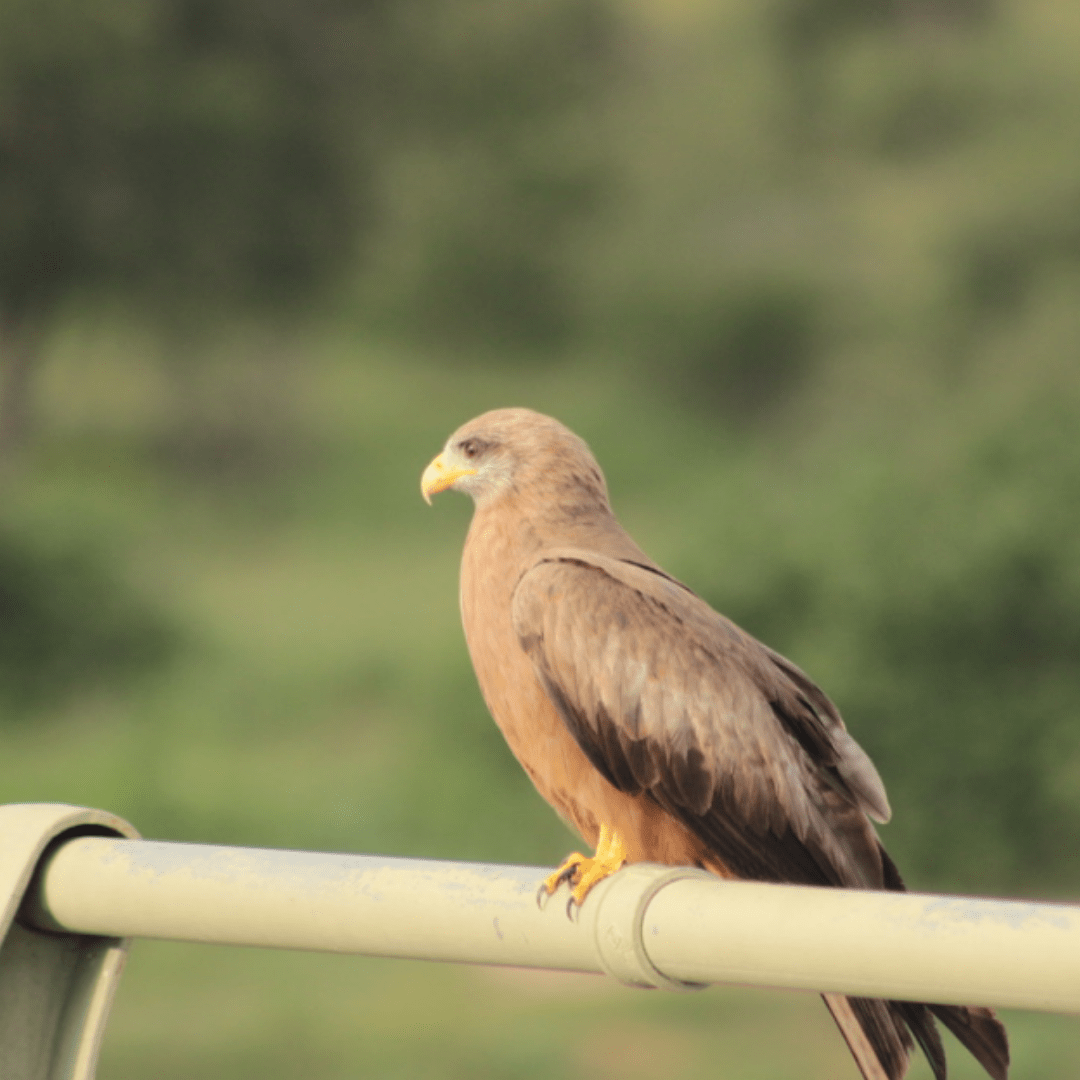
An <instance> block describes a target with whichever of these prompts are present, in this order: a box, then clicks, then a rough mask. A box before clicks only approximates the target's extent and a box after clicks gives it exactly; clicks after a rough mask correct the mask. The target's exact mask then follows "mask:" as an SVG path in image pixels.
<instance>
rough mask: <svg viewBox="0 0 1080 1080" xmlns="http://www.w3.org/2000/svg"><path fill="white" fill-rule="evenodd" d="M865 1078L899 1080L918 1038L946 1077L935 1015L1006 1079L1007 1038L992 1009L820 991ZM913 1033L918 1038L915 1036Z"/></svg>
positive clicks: (940, 1078)
mask: <svg viewBox="0 0 1080 1080" xmlns="http://www.w3.org/2000/svg"><path fill="white" fill-rule="evenodd" d="M821 996H822V998H823V999H824V1001H825V1004H826V1005H827V1006H828V1008H829V1012H831V1013H832V1015H833V1019H834V1020H835V1021H836V1026H837V1027H838V1028H839V1029H840V1033H841V1034H842V1035H843V1036H844V1040H845V1041H846V1042H847V1044H848V1048H849V1049H850V1050H851V1054H852V1057H854V1058H855V1061H856V1063H857V1064H858V1066H859V1069H860V1071H861V1072H862V1074H863V1076H864V1077H865V1078H866V1080H900V1078H901V1077H902V1076H903V1075H904V1074H905V1073H906V1072H907V1067H908V1061H909V1059H910V1057H911V1051H912V1049H913V1047H914V1044H915V1043H918V1044H919V1046H920V1047H921V1048H922V1051H923V1053H924V1054H925V1055H926V1059H927V1061H929V1062H930V1068H931V1069H933V1070H934V1076H935V1077H936V1080H946V1077H947V1075H948V1070H947V1068H946V1065H945V1048H944V1047H943V1046H942V1045H941V1037H940V1036H939V1035H938V1032H937V1026H936V1025H935V1024H934V1017H935V1016H936V1017H937V1018H938V1019H939V1020H940V1021H941V1022H942V1023H943V1024H944V1025H945V1026H946V1027H947V1028H948V1029H949V1030H950V1031H951V1032H952V1033H953V1034H954V1035H955V1036H956V1037H957V1038H958V1039H959V1040H960V1041H961V1042H962V1043H963V1044H964V1046H966V1047H967V1048H968V1050H970V1051H971V1053H972V1055H973V1056H974V1057H975V1059H976V1060H977V1061H978V1062H979V1064H980V1065H982V1067H983V1068H984V1069H985V1070H986V1071H987V1072H988V1073H989V1074H990V1075H991V1076H992V1077H993V1080H1008V1075H1009V1041H1008V1038H1007V1037H1006V1035H1005V1027H1004V1025H1003V1024H1002V1023H1001V1021H999V1020H998V1019H997V1017H996V1016H994V1014H993V1013H992V1012H991V1011H990V1010H989V1009H981V1008H968V1007H967V1006H964V1005H920V1004H917V1003H915V1002H909V1001H878V1000H876V999H874V998H857V997H844V996H843V995H842V994H822V995H821ZM913 1036H914V1038H913Z"/></svg>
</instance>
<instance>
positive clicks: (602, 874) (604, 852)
mask: <svg viewBox="0 0 1080 1080" xmlns="http://www.w3.org/2000/svg"><path fill="white" fill-rule="evenodd" d="M625 862H626V845H625V844H624V843H623V841H622V837H621V836H619V834H618V833H617V832H616V831H615V830H614V829H613V828H611V827H610V826H608V825H601V826H600V837H599V839H598V840H597V842H596V854H595V855H594V856H593V857H592V858H591V859H590V858H588V857H587V856H585V855H582V854H581V853H580V852H579V851H575V852H574V853H573V854H572V855H567V856H566V858H565V859H563V861H562V863H561V865H560V866H559V867H558V869H557V870H556V871H555V872H554V873H553V874H549V875H548V876H547V877H546V878H544V882H543V884H542V885H541V886H540V894H541V895H542V894H544V893H546V894H547V895H548V896H551V894H552V893H554V892H555V890H556V889H557V888H558V887H559V886H560V885H561V884H562V883H563V882H564V881H568V882H570V885H571V889H570V899H569V900H568V901H567V903H566V913H567V914H568V915H569V914H570V911H571V909H572V908H573V906H574V905H575V904H576V905H577V906H578V907H580V906H581V903H582V901H584V899H585V897H586V896H588V894H589V892H590V891H591V890H592V888H593V886H594V885H596V884H598V883H599V882H601V881H603V880H604V878H606V877H607V876H608V875H609V874H614V873H615V871H616V870H618V869H619V867H621V866H622V865H623V863H625ZM538 899H539V897H538Z"/></svg>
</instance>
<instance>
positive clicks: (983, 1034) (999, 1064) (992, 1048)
mask: <svg viewBox="0 0 1080 1080" xmlns="http://www.w3.org/2000/svg"><path fill="white" fill-rule="evenodd" d="M927 1008H929V1010H930V1011H931V1012H932V1013H933V1014H934V1015H935V1016H936V1017H937V1018H938V1019H939V1020H940V1021H941V1022H942V1023H943V1024H944V1025H945V1026H946V1027H947V1028H948V1029H949V1030H950V1031H951V1032H952V1033H953V1034H954V1035H955V1036H956V1037H957V1038H958V1039H959V1040H960V1041H961V1042H962V1043H963V1044H964V1046H966V1047H967V1048H968V1051H969V1052H970V1053H971V1056H972V1057H973V1058H975V1060H976V1061H977V1062H978V1063H979V1064H980V1065H981V1066H982V1067H983V1068H984V1069H985V1070H986V1071H987V1072H988V1073H989V1074H990V1075H991V1076H992V1077H993V1078H994V1080H1007V1078H1008V1075H1009V1037H1008V1036H1007V1035H1006V1034H1005V1025H1004V1024H1003V1023H1002V1022H1001V1021H1000V1020H999V1019H998V1018H997V1017H996V1016H995V1015H994V1014H993V1013H992V1012H991V1011H990V1010H989V1009H983V1008H980V1007H978V1006H975V1005H929V1006H927Z"/></svg>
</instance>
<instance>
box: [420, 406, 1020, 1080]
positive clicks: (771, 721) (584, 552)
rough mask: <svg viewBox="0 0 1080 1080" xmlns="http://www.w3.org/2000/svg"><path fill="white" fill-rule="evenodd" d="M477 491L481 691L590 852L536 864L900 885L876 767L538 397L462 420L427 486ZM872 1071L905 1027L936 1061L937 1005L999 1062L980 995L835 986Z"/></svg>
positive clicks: (473, 544)
mask: <svg viewBox="0 0 1080 1080" xmlns="http://www.w3.org/2000/svg"><path fill="white" fill-rule="evenodd" d="M447 488H452V489H454V490H455V491H460V492H464V493H465V494H467V495H470V496H471V497H472V499H473V501H474V503H475V513H474V515H473V519H472V524H471V526H470V528H469V534H468V538H467V539H466V542H465V550H464V554H463V557H462V565H461V614H462V621H463V623H464V627H465V637H466V640H467V643H468V647H469V652H470V654H471V656H472V662H473V666H474V667H475V669H476V676H477V679H478V681H479V683H480V688H481V690H482V692H483V695H484V700H485V701H486V703H487V706H488V708H489V709H490V711H491V714H492V716H493V717H494V718H495V722H496V723H497V724H498V725H499V727H500V729H501V730H502V732H503V735H504V736H505V737H506V741H507V742H508V743H509V745H510V748H511V750H512V751H513V752H514V754H515V756H516V757H517V759H518V761H520V762H521V764H522V766H523V767H524V769H525V771H526V772H527V773H528V774H529V776H530V778H531V779H532V781H533V783H534V784H535V785H536V787H537V789H538V791H539V792H540V794H541V795H542V796H543V797H544V798H545V799H546V800H547V801H548V802H549V803H550V804H551V805H552V806H553V807H554V808H555V810H556V811H557V812H558V813H559V815H560V816H561V817H562V818H563V819H564V820H565V821H566V822H568V823H569V824H570V825H571V826H572V827H574V828H575V829H576V830H577V831H578V832H579V833H580V834H581V836H582V837H583V838H584V840H585V841H586V842H587V843H588V844H590V845H592V846H593V847H594V848H595V851H596V854H595V855H594V856H592V857H588V858H587V857H585V856H583V855H580V854H578V853H576V852H575V853H574V854H573V855H570V856H569V857H568V858H567V859H566V861H565V862H564V863H563V864H562V866H560V867H559V868H558V869H557V870H556V871H555V872H554V873H553V874H552V875H551V877H549V878H548V879H547V881H546V882H545V885H544V888H546V890H547V891H548V893H553V892H554V891H555V890H556V889H557V888H558V887H559V886H560V885H561V884H563V883H564V882H568V883H569V885H570V887H571V890H572V893H571V902H572V903H578V904H580V903H581V901H582V900H583V899H584V898H585V896H586V894H587V893H588V891H589V890H590V889H591V888H592V887H593V885H595V884H596V882H598V881H600V880H602V879H603V878H604V877H605V876H607V875H608V874H611V873H614V872H615V871H616V870H618V869H619V867H620V866H622V865H623V863H624V862H639V861H642V862H644V861H647V862H656V863H666V864H669V865H678V866H681V865H689V866H697V867H703V868H705V869H706V870H710V871H712V872H713V873H715V874H717V875H718V876H719V877H722V878H742V879H748V880H753V881H776V882H792V883H796V884H802V885H825V886H838V887H846V888H861V889H892V890H902V889H903V888H904V884H903V882H902V880H901V878H900V874H899V873H898V871H897V869H896V866H895V865H894V864H893V862H892V860H891V859H890V858H889V856H888V855H887V854H886V852H885V850H884V848H883V847H882V845H881V843H880V842H879V840H878V837H877V834H876V833H875V831H874V827H873V825H872V824H871V819H873V820H874V821H879V822H883V821H886V820H887V819H888V817H889V813H890V811H889V804H888V801H887V799H886V797H885V789H884V786H883V785H882V782H881V779H880V777H879V776H878V773H877V770H876V769H875V768H874V765H873V763H872V762H871V761H870V758H869V757H868V756H867V755H866V753H865V752H864V751H863V750H862V749H861V747H859V745H858V744H857V743H856V742H855V740H854V739H853V738H852V737H851V736H850V735H849V734H848V732H847V730H846V728H845V727H844V723H843V721H842V720H841V718H840V714H839V713H838V712H837V710H836V707H835V706H834V705H833V703H832V702H831V701H830V700H829V699H828V698H827V697H826V696H825V694H824V693H823V692H822V691H821V690H820V689H819V688H818V687H817V686H816V685H815V684H814V683H813V682H812V681H811V680H810V679H809V678H808V677H807V676H806V675H805V674H804V673H803V672H802V671H801V670H800V669H799V668H798V667H796V666H795V665H794V664H793V663H791V662H790V661H789V660H786V659H785V658H784V657H782V656H780V655H779V654H778V653H775V652H773V651H772V650H771V649H769V648H768V647H766V646H765V645H763V644H761V643H760V642H759V641H757V640H756V639H755V638H753V637H751V636H750V635H749V634H747V633H746V632H744V631H743V630H741V629H740V628H739V627H737V626H736V625H735V624H734V623H732V622H731V621H730V620H728V619H726V618H724V616H722V615H720V614H718V613H717V612H716V611H714V610H713V609H712V608H711V607H710V606H709V605H708V604H707V603H705V601H703V600H702V599H700V598H699V597H698V596H697V595H695V594H694V593H693V592H691V591H690V589H688V588H687V587H686V586H685V585H683V584H682V583H681V582H679V581H677V580H676V579H675V578H673V577H672V576H671V575H670V574H667V573H666V572H665V571H664V570H662V569H661V568H660V567H659V566H658V565H657V564H656V563H654V562H653V561H652V560H651V559H650V558H649V557H648V556H647V555H646V554H645V553H644V552H643V551H642V550H641V549H640V548H639V547H638V546H637V544H635V543H634V541H633V540H632V539H631V538H630V536H629V535H628V534H627V533H626V532H625V531H624V530H623V528H622V526H621V525H620V524H619V522H618V521H617V520H616V518H615V516H614V514H613V513H612V510H611V506H610V503H609V501H608V494H607V486H606V483H605V480H604V476H603V473H602V472H601V471H600V467H599V466H598V465H597V463H596V460H595V458H594V457H593V455H592V453H591V452H590V451H589V448H588V446H587V445H586V444H585V442H584V441H583V440H582V439H580V438H579V437H578V436H576V435H575V434H574V433H573V432H571V431H570V430H569V429H568V428H566V427H564V426H563V425H562V424H560V423H559V422H558V421H557V420H554V419H552V418H550V417H547V416H543V415H541V414H539V413H536V412H532V411H530V410H528V409H498V410H495V411H493V412H488V413H484V414H483V415H482V416H479V417H477V418H476V419H474V420H470V421H469V422H468V423H467V424H465V425H464V426H463V427H461V428H459V429H458V430H457V431H456V432H454V434H453V435H451V436H450V438H449V440H448V441H447V443H446V445H445V447H444V448H443V450H442V452H441V453H440V454H439V455H438V457H436V458H435V460H434V461H432V462H431V464H430V465H429V466H428V467H427V469H426V470H425V471H424V474H423V477H422V480H421V490H422V492H423V495H424V497H425V498H426V499H427V500H428V501H429V502H430V501H431V496H432V495H434V494H435V493H437V492H440V491H443V490H445V489H447ZM823 996H824V999H825V1003H826V1005H827V1006H828V1007H829V1010H830V1012H831V1013H832V1014H833V1017H834V1019H835V1020H836V1022H837V1024H838V1026H839V1027H840V1030H841V1032H842V1034H843V1036H844V1038H845V1039H846V1040H847V1043H848V1046H849V1047H850V1049H851V1052H852V1054H853V1055H854V1057H855V1060H856V1062H857V1063H858V1065H859V1068H860V1069H861V1071H862V1073H863V1076H864V1077H865V1078H866V1080H899V1078H900V1077H902V1076H903V1075H904V1073H905V1072H906V1071H907V1065H908V1059H909V1056H910V1052H911V1050H912V1048H913V1045H914V1043H913V1041H912V1037H914V1040H915V1041H917V1042H918V1043H919V1045H920V1046H921V1047H922V1049H923V1051H924V1052H925V1054H926V1057H927V1058H928V1060H929V1062H930V1064H931V1067H932V1068H933V1071H934V1075H935V1077H937V1080H944V1078H945V1076H946V1065H945V1053H944V1049H943V1047H942V1044H941V1039H940V1036H939V1035H938V1032H937V1028H936V1026H935V1023H934V1016H936V1017H937V1018H938V1019H939V1020H941V1021H942V1022H943V1023H944V1024H945V1025H946V1027H948V1028H949V1029H950V1030H951V1031H952V1032H953V1033H954V1034H955V1035H956V1036H957V1037H958V1038H959V1039H960V1041H961V1042H962V1043H963V1044H964V1045H965V1046H966V1047H967V1048H968V1050H970V1051H971V1053H972V1054H973V1055H974V1056H975V1058H976V1059H977V1060H978V1061H979V1062H980V1063H981V1064H982V1065H983V1067H984V1068H985V1069H986V1071H987V1072H988V1073H989V1074H990V1076H992V1077H993V1078H994V1080H1006V1077H1007V1074H1008V1062H1009V1051H1008V1042H1007V1039H1006V1035H1005V1029H1004V1027H1003V1026H1002V1024H1001V1023H1000V1022H999V1021H998V1020H997V1018H996V1017H995V1016H994V1014H993V1013H992V1012H991V1011H990V1010H989V1009H984V1008H977V1007H971V1008H968V1007H964V1006H954V1005H922V1004H915V1003H910V1002H898V1001H879V1000H875V999H869V998H854V997H845V996H843V995H841V994H825V995H823Z"/></svg>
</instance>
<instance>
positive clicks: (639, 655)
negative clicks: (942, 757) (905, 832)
mask: <svg viewBox="0 0 1080 1080" xmlns="http://www.w3.org/2000/svg"><path fill="white" fill-rule="evenodd" d="M513 619H514V627H515V630H516V632H517V634H518V639H519V641H520V643H521V645H522V648H523V649H524V650H525V652H526V653H527V654H528V655H529V656H530V658H531V659H532V661H533V664H534V666H535V669H536V671H537V674H538V675H539V678H540V680H541V682H542V684H543V686H544V688H545V689H546V691H547V693H548V694H549V696H550V697H551V699H552V701H553V702H554V703H555V706H556V708H557V709H558V711H559V713H560V715H561V716H562V719H563V720H564V722H565V723H566V725H567V727H568V728H569V729H570V731H571V732H572V734H573V736H574V738H575V739H576V740H577V742H578V744H579V745H580V746H581V748H582V750H583V751H584V752H585V754H586V755H587V756H588V757H589V759H590V761H591V762H592V763H593V765H594V766H595V767H596V768H597V769H598V770H599V771H600V773H601V774H602V775H603V776H604V777H605V778H606V779H607V780H608V781H609V782H610V783H612V784H613V785H614V786H615V787H617V788H619V789H620V790H622V791H626V792H629V793H633V794H636V793H639V792H648V793H649V795H651V796H652V797H653V798H654V799H655V800H656V801H657V802H658V803H659V804H660V805H661V806H662V807H663V808H664V809H665V810H667V811H668V812H669V813H671V814H672V815H674V816H675V817H677V818H678V819H679V820H680V821H681V822H683V824H684V825H686V826H687V827H688V828H689V829H690V830H691V832H693V833H694V834H695V835H696V836H698V837H699V838H700V839H701V840H702V841H703V842H704V843H705V844H706V845H707V846H708V847H709V848H710V850H712V851H714V852H715V853H716V854H717V856H718V857H719V858H720V859H721V860H722V862H723V863H724V864H725V866H727V867H728V869H729V870H730V871H732V872H734V873H735V874H737V875H739V876H741V877H745V878H752V879H758V880H772V881H790V882H801V883H804V884H821V885H855V886H864V887H867V886H869V887H878V888H880V887H881V886H882V884H883V866H882V856H881V852H880V845H879V844H878V842H877V838H876V836H875V834H874V832H873V829H872V827H871V826H870V824H869V822H868V821H867V816H866V815H867V813H869V814H872V815H874V816H876V817H879V818H881V817H885V816H887V814H888V804H887V802H886V801H885V794H884V790H883V788H882V785H881V781H880V779H879V778H878V776H877V773H876V771H875V770H874V767H873V765H872V764H871V763H870V761H869V758H867V756H866V755H865V754H864V753H863V751H862V750H861V749H860V748H859V747H858V745H857V744H856V743H855V742H854V740H852V739H851V737H850V736H849V735H848V734H847V732H846V731H845V730H844V727H843V724H842V722H841V721H840V718H839V716H838V715H837V713H836V710H835V708H833V706H832V704H831V703H830V702H829V701H828V699H827V698H825V696H824V695H823V694H822V693H821V691H820V690H818V689H817V687H815V686H814V684H813V683H811V682H810V680H809V679H807V677H806V676H805V675H803V674H802V672H801V671H799V669H798V668H795V667H794V665H791V664H789V663H788V662H787V661H786V660H783V658H781V657H779V656H777V655H776V654H775V653H772V652H771V651H770V650H768V649H766V648H765V647H764V646H763V645H761V644H760V643H759V642H758V641H756V640H755V639H754V638H752V637H750V636H749V635H748V634H746V633H744V632H743V631H741V630H740V629H739V628H738V627H736V626H735V625H734V624H733V623H731V622H730V621H729V620H727V619H725V618H724V617H723V616H721V615H719V614H717V613H716V612H715V611H713V610H712V608H710V607H709V606H708V605H707V604H706V603H705V602H704V601H703V600H701V599H700V598H698V597H697V596H695V595H694V594H693V593H691V592H690V591H689V590H688V589H686V588H685V587H684V586H682V585H680V584H679V583H678V582H676V581H674V580H673V579H671V578H668V577H667V576H666V575H664V574H663V573H662V572H659V571H656V570H653V569H651V568H649V567H647V566H643V565H639V564H634V563H628V562H625V561H621V560H617V559H610V558H607V557H606V556H603V555H599V554H596V553H592V552H587V551H583V550H576V549H564V550H559V551H554V552H548V553H546V554H545V555H544V556H543V557H542V558H541V559H539V560H538V561H537V562H536V563H535V564H534V565H533V566H532V567H531V568H530V569H529V570H528V571H527V572H526V573H525V574H524V575H523V576H522V578H521V580H520V581H519V583H518V585H517V588H516V590H515V593H514V602H513Z"/></svg>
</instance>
